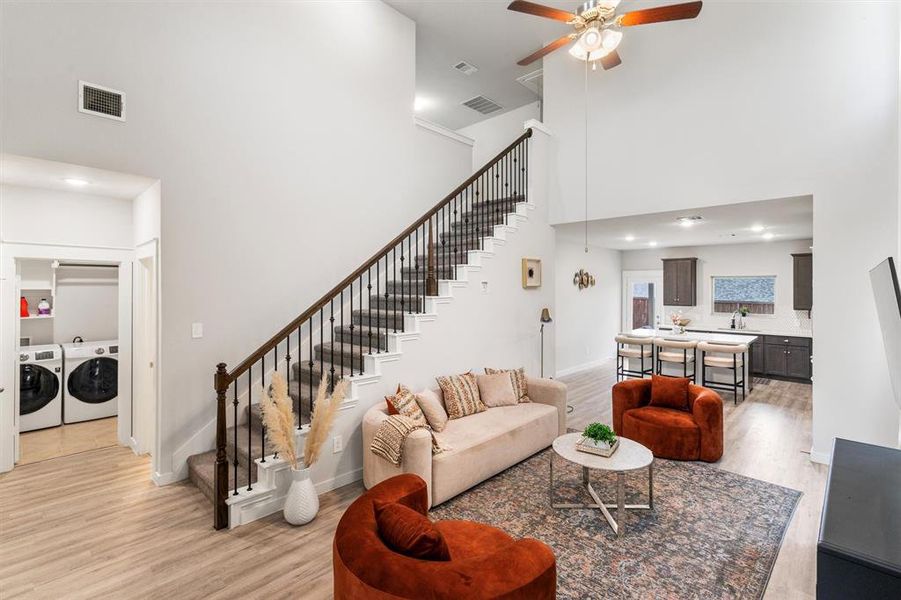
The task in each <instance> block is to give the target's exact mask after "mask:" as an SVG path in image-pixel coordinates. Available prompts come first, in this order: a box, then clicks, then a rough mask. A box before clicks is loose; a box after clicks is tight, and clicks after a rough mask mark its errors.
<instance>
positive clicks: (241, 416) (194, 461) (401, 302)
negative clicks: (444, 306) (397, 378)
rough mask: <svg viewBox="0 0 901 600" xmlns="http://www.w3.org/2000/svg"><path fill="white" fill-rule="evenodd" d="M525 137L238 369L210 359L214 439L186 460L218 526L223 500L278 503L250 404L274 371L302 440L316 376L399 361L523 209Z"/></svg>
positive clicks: (335, 376)
mask: <svg viewBox="0 0 901 600" xmlns="http://www.w3.org/2000/svg"><path fill="white" fill-rule="evenodd" d="M531 135H532V130H531V129H530V130H527V131H526V132H525V133H524V134H523V135H522V136H520V137H519V138H518V139H517V140H516V141H514V142H513V143H512V144H511V145H510V146H508V147H507V148H506V149H505V150H504V151H502V152H501V153H500V154H499V155H498V156H497V157H495V158H494V159H493V160H492V161H490V162H489V163H488V164H487V165H485V166H484V167H482V168H481V169H480V170H479V171H477V172H476V173H475V174H473V176H472V177H470V178H469V179H468V180H467V181H465V182H464V183H463V184H461V185H460V186H459V187H458V188H457V189H456V190H454V191H453V192H452V193H451V194H450V195H448V196H447V197H446V198H445V199H444V200H442V201H441V202H439V203H438V204H437V205H436V206H435V207H433V208H432V209H431V210H430V211H429V212H427V213H426V214H425V215H424V216H423V217H421V218H420V219H419V220H417V221H416V222H415V223H413V224H412V225H410V226H409V227H408V228H407V229H406V230H405V231H404V232H403V233H401V234H400V235H399V236H397V237H396V238H395V239H394V240H392V241H391V242H390V243H389V244H387V245H386V246H385V247H384V248H382V250H380V251H379V252H378V253H377V254H376V255H375V256H373V257H372V258H371V259H370V260H369V261H367V262H366V263H364V264H363V266H361V267H360V268H358V269H357V270H356V271H354V273H352V274H351V275H349V276H348V277H347V278H345V279H344V281H342V282H341V283H339V284H338V285H337V286H336V287H335V288H333V289H332V290H331V291H329V292H328V293H327V294H325V295H324V296H323V297H322V298H321V299H320V300H319V301H317V302H316V303H314V304H313V305H312V306H311V307H310V308H309V309H308V310H306V311H305V312H304V313H303V314H301V315H300V316H299V317H298V318H297V319H295V320H294V321H292V322H291V323H289V324H288V325H287V326H285V327H284V328H283V329H282V330H281V331H280V332H279V333H278V334H276V335H275V336H273V337H272V338H271V339H270V340H269V342H267V343H266V344H264V345H263V346H261V347H260V348H259V349H258V350H257V351H256V352H254V353H253V354H251V355H250V356H249V357H248V358H247V359H245V360H244V361H242V362H241V363H240V364H239V365H238V366H237V367H235V368H233V369H232V370H230V371H229V370H227V369H226V365H225V364H219V365H218V366H217V369H216V375H215V389H216V395H217V414H216V438H217V443H216V446H217V447H216V449H214V450H210V451H208V452H204V453H201V454H196V455H194V456H191V457H190V458H188V468H189V474H190V478H191V481H192V482H194V484H195V485H196V486H197V487H198V488H199V489H200V491H201V492H202V493H203V494H204V495H205V496H206V497H207V498H209V499H210V501H211V502H212V503H213V505H214V526H215V527H216V528H217V529H221V528H224V527H228V526H229V525H231V526H235V525H236V524H237V523H230V522H229V514H230V511H229V507H230V506H233V505H235V504H236V503H237V502H239V501H249V500H253V501H255V502H257V503H258V504H261V505H263V504H265V502H266V501H270V500H271V501H273V502H274V501H276V500H275V498H274V494H273V493H272V491H273V490H275V489H276V488H277V486H278V485H279V483H278V474H277V471H278V470H284V469H285V465H284V463H282V462H281V461H278V460H276V459H275V458H274V457H273V456H272V453H273V449H272V448H271V447H270V445H269V444H268V443H267V440H266V431H265V428H264V427H263V425H262V420H261V416H260V410H259V404H257V401H258V400H259V396H260V394H261V393H262V392H261V390H262V389H263V386H264V385H267V384H268V383H269V382H270V381H271V378H272V373H273V371H274V370H275V369H278V370H280V371H282V372H283V374H284V375H285V377H286V379H287V380H288V382H289V393H290V396H291V398H292V399H293V401H294V406H295V418H296V424H297V437H298V440H300V439H301V438H302V436H303V435H304V434H305V433H306V430H307V428H308V427H309V423H310V417H311V414H312V408H313V402H314V400H315V398H316V395H317V392H318V389H319V385H320V382H321V381H322V375H323V374H327V375H328V376H329V377H330V380H331V381H332V382H333V383H332V385H333V384H334V382H337V381H339V380H341V379H348V380H350V381H351V383H352V385H351V387H350V391H349V398H350V397H352V396H353V394H354V384H358V383H362V382H364V381H366V380H371V379H372V378H373V377H378V371H379V369H378V365H379V364H380V362H379V361H383V360H397V359H398V358H399V352H398V347H399V344H400V340H401V339H403V336H404V335H405V333H406V332H407V330H408V329H411V330H414V329H415V328H416V327H417V323H418V319H423V318H431V317H433V316H434V308H435V304H436V302H439V301H440V300H441V297H440V296H439V292H440V291H442V290H443V289H446V286H447V285H449V284H450V283H451V282H453V281H454V280H457V279H458V276H459V274H460V269H461V268H463V267H464V266H465V265H468V264H470V263H471V262H472V261H476V262H477V261H478V260H480V258H481V255H482V254H483V253H485V251H486V246H488V245H490V244H492V243H493V242H492V240H494V239H495V236H496V235H497V234H498V232H499V231H501V230H499V229H498V226H503V227H506V226H507V225H508V219H510V216H511V215H516V214H520V215H524V214H525V210H526V206H527V204H526V190H527V188H528V148H529V146H528V142H529V138H530V137H531ZM503 227H502V229H503ZM411 333H412V332H411ZM229 413H230V414H229ZM229 416H230V417H231V419H229V418H228V417H229ZM229 421H230V423H229ZM267 494H268V496H267ZM269 496H271V497H272V498H269ZM261 510H262V509H261Z"/></svg>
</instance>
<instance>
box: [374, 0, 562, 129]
mask: <svg viewBox="0 0 901 600" xmlns="http://www.w3.org/2000/svg"><path fill="white" fill-rule="evenodd" d="M386 1H387V2H388V4H390V5H391V6H393V7H394V8H396V9H397V10H398V11H400V12H401V13H403V14H405V15H406V16H408V17H410V18H411V19H413V20H414V21H416V94H417V96H418V97H421V98H422V99H423V100H424V102H425V107H424V108H423V109H422V110H420V111H418V112H417V115H418V116H420V117H422V118H424V119H427V120H429V121H433V122H435V123H438V124H440V125H444V126H445V127H450V128H451V129H459V128H461V127H465V126H467V125H472V124H473V123H477V122H478V121H481V120H483V119H487V118H489V117H493V116H497V115H499V114H502V113H503V112H504V111H507V110H511V109H514V108H518V107H520V106H523V105H525V104H528V103H529V102H534V101H535V100H536V99H537V98H538V96H537V95H536V94H535V93H534V92H532V91H531V90H529V89H527V88H526V87H525V86H523V85H522V84H520V83H519V82H517V81H516V78H517V77H520V76H522V75H526V74H528V73H532V72H534V71H536V70H538V69H540V68H541V61H538V62H535V63H532V64H531V65H529V66H528V67H520V66H518V65H517V64H516V61H517V60H519V59H521V58H523V57H524V56H527V55H529V54H531V53H532V52H533V51H535V50H536V49H538V48H540V47H541V46H543V45H544V44H545V43H547V42H548V41H550V40H553V39H555V38H558V37H560V36H561V35H563V34H564V33H566V32H567V26H566V24H564V23H560V22H556V21H551V20H549V19H541V18H538V17H533V16H530V15H523V14H520V13H514V12H511V11H508V10H507V5H508V4H509V3H510V2H509V0H483V1H463V2H461V1H456V2H453V1H447V0H417V1H413V0H386ZM550 4H552V5H553V6H557V7H560V8H566V9H572V10H574V9H575V8H576V7H577V6H578V5H579V3H578V2H551V3H550ZM461 60H465V61H466V62H468V63H471V64H473V65H475V66H476V67H478V69H479V70H478V72H477V73H475V74H473V75H464V74H462V73H460V72H459V71H456V70H455V69H454V68H453V66H454V65H455V64H456V63H458V62H459V61H461ZM478 95H483V96H486V97H488V98H490V99H492V100H494V101H495V102H497V103H498V104H500V105H501V106H503V108H504V110H503V111H498V112H495V113H492V114H490V115H482V114H480V113H478V112H476V111H474V110H472V109H470V108H467V107H465V106H462V105H461V103H462V102H464V101H466V100H469V99H470V98H472V97H474V96H478Z"/></svg>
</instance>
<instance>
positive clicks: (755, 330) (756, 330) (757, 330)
mask: <svg viewBox="0 0 901 600" xmlns="http://www.w3.org/2000/svg"><path fill="white" fill-rule="evenodd" d="M685 330H686V331H713V332H716V333H719V332H720V331H722V332H723V333H730V334H737V335H755V336H761V335H784V336H787V337H803V338H810V339H813V332H812V331H800V330H799V331H788V330H787V329H782V330H779V329H766V328H763V327H749V328H748V329H729V328H728V327H717V326H716V325H711V326H706V325H703V324H701V325H689V326H688V327H686V328H685ZM660 331H665V332H667V333H669V332H670V331H671V329H670V328H669V327H661V328H660Z"/></svg>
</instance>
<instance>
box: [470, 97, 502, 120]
mask: <svg viewBox="0 0 901 600" xmlns="http://www.w3.org/2000/svg"><path fill="white" fill-rule="evenodd" d="M463 106H468V107H469V108H471V109H472V110H474V111H476V112H480V113H482V114H483V115H489V114H491V113H493V112H497V111H499V110H501V109H502V108H503V106H501V105H500V104H498V103H497V102H495V101H494V100H491V99H490V98H486V97H485V96H476V97H475V98H470V99H469V100H467V101H466V102H464V103H463Z"/></svg>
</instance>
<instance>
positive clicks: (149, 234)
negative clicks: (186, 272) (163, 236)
mask: <svg viewBox="0 0 901 600" xmlns="http://www.w3.org/2000/svg"><path fill="white" fill-rule="evenodd" d="M160 191H161V190H160V182H159V181H157V182H156V183H154V184H153V185H152V186H150V187H149V188H147V189H146V190H144V192H143V193H141V194H140V195H139V196H138V197H136V198H135V199H134V203H133V213H134V215H133V219H132V229H133V234H132V238H133V239H134V245H135V246H136V247H137V246H140V245H141V244H145V243H147V242H149V241H150V240H154V239H157V240H158V239H159V237H160V202H161V198H160Z"/></svg>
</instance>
